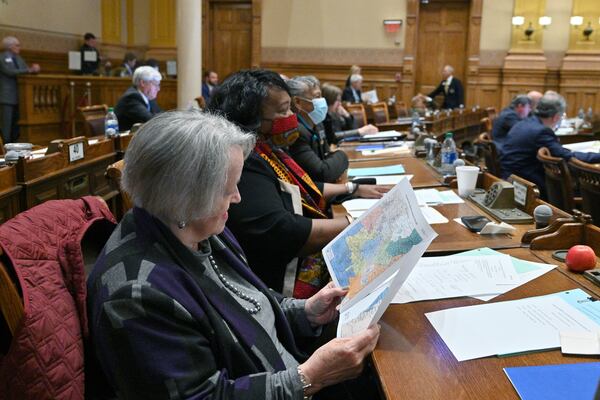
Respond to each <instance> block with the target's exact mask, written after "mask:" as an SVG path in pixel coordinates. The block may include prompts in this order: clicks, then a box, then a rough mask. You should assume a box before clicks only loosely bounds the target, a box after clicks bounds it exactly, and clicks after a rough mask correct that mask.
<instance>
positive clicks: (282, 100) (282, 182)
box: [207, 69, 389, 298]
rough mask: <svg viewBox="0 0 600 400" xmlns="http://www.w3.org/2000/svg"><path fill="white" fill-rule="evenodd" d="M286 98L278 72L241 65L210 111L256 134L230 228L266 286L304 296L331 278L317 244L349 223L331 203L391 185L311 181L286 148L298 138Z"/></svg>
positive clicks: (379, 191) (369, 194)
mask: <svg viewBox="0 0 600 400" xmlns="http://www.w3.org/2000/svg"><path fill="white" fill-rule="evenodd" d="M291 102H292V99H291V96H290V91H289V88H288V86H287V85H286V83H285V82H284V81H283V79H281V77H280V76H279V75H278V74H277V73H275V72H272V71H268V70H260V69H255V70H244V71H240V72H237V73H235V74H232V75H230V76H229V77H228V78H227V79H225V81H223V83H222V84H221V86H219V88H218V90H217V91H216V92H215V93H214V94H213V97H212V98H211V101H210V103H209V105H208V108H207V110H208V111H210V112H215V113H219V114H221V115H223V116H224V117H225V118H227V119H228V120H230V121H232V122H234V123H235V124H237V125H238V126H240V127H241V128H243V129H244V130H246V131H249V132H252V133H254V134H255V135H256V136H257V143H256V146H255V148H254V150H253V151H252V153H251V154H250V156H249V157H248V158H247V159H246V161H245V162H244V168H243V170H242V175H241V178H240V182H239V184H238V189H239V191H240V194H241V197H242V201H241V202H240V203H238V204H234V205H232V206H231V208H230V209H229V219H228V222H227V226H228V227H229V229H231V230H232V232H233V233H234V234H235V236H236V237H237V238H238V240H239V242H240V244H241V245H242V248H243V249H244V251H245V253H246V255H247V257H248V262H249V264H250V267H251V268H252V269H253V270H254V272H255V273H256V274H257V275H258V276H259V277H260V278H261V279H262V280H263V281H264V282H265V283H267V285H268V286H269V287H271V288H272V289H274V290H275V291H277V292H280V293H283V294H286V295H291V294H293V295H294V296H295V297H296V298H307V297H310V296H311V295H312V294H314V293H316V291H318V290H319V289H320V288H321V287H322V286H323V285H325V284H326V283H327V282H328V280H329V276H328V274H327V268H326V266H325V263H324V262H323V257H322V255H321V249H322V248H323V247H324V246H325V245H326V244H327V243H329V242H330V241H331V239H333V238H334V237H335V236H336V235H337V234H338V233H340V232H341V231H342V230H343V229H344V228H345V227H346V226H347V225H348V223H349V222H348V220H346V219H344V218H337V219H332V218H330V215H329V213H328V211H327V209H328V201H329V200H330V199H332V198H333V197H335V196H338V195H343V194H349V193H352V194H354V195H356V196H358V197H364V198H380V197H381V196H383V194H384V193H385V192H387V191H388V190H389V188H387V187H381V186H375V185H357V184H354V183H351V182H349V183H345V184H331V183H322V182H321V181H319V180H317V179H312V177H311V176H310V174H308V173H307V172H306V171H305V170H303V169H302V167H301V166H299V165H298V164H297V163H296V162H295V161H294V160H293V158H292V157H291V156H290V155H289V153H288V148H289V146H290V145H292V144H293V143H294V142H295V141H296V140H297V139H298V136H299V132H298V117H297V115H296V114H294V113H293V112H292V110H291ZM325 111H326V110H325Z"/></svg>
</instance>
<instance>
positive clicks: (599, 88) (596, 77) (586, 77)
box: [560, 70, 600, 116]
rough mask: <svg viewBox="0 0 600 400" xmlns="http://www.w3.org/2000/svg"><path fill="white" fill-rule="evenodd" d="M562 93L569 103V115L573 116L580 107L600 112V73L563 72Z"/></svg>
mask: <svg viewBox="0 0 600 400" xmlns="http://www.w3.org/2000/svg"><path fill="white" fill-rule="evenodd" d="M560 92H561V93H562V94H563V95H564V96H565V100H566V101H567V115H570V116H573V115H575V114H576V113H577V111H578V109H579V108H580V107H583V109H584V110H585V111H587V109H588V107H592V109H593V110H594V111H595V112H596V113H597V112H598V110H600V96H599V95H598V93H599V92H600V71H598V70H596V71H565V70H563V71H561V82H560Z"/></svg>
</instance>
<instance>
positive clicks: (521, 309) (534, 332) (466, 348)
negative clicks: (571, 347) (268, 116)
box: [425, 289, 600, 361]
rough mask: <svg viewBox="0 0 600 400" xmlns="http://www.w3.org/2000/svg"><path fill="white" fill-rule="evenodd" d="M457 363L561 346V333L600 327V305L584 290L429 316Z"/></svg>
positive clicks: (484, 305) (462, 308) (458, 309)
mask: <svg viewBox="0 0 600 400" xmlns="http://www.w3.org/2000/svg"><path fill="white" fill-rule="evenodd" d="M425 316H426V317H427V319H428V320H429V322H430V323H431V325H433V327H434V328H435V330H436V331H437V332H438V334H439V335H440V336H441V338H442V339H443V340H444V342H445V343H446V345H447V346H448V348H449V349H450V351H451V352H452V354H454V356H455V357H456V359H457V360H458V361H464V360H471V359H475V358H480V357H488V356H493V355H508V354H514V353H521V352H526V351H535V350H548V349H555V348H558V347H560V339H559V334H560V332H561V331H568V330H579V331H588V332H591V331H596V330H598V329H600V301H597V300H596V299H593V298H590V297H589V295H588V294H587V293H585V292H584V291H583V290H581V289H574V290H569V291H565V292H559V293H555V294H551V295H547V296H539V297H530V298H526V299H521V300H513V301H504V302H499V303H492V304H482V305H477V306H469V307H459V308H451V309H447V310H442V311H435V312H431V313H427V314H425Z"/></svg>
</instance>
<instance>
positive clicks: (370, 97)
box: [360, 89, 379, 104]
mask: <svg viewBox="0 0 600 400" xmlns="http://www.w3.org/2000/svg"><path fill="white" fill-rule="evenodd" d="M360 97H361V100H362V101H364V102H365V103H367V104H372V103H377V102H378V101H379V98H378V97H377V90H375V89H373V90H369V91H367V92H362V94H361V96H360Z"/></svg>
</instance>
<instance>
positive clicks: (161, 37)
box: [146, 0, 177, 60]
mask: <svg viewBox="0 0 600 400" xmlns="http://www.w3.org/2000/svg"><path fill="white" fill-rule="evenodd" d="M175 1H176V0H150V6H149V7H150V43H149V47H148V52H147V53H146V58H156V59H159V60H172V59H176V58H177V47H176V46H177V40H176V33H177V32H176V25H175V24H176V23H177V21H176V15H175V14H176V4H175Z"/></svg>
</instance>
